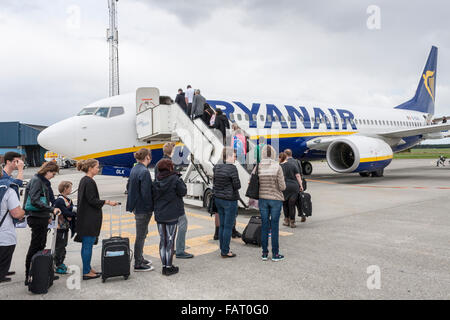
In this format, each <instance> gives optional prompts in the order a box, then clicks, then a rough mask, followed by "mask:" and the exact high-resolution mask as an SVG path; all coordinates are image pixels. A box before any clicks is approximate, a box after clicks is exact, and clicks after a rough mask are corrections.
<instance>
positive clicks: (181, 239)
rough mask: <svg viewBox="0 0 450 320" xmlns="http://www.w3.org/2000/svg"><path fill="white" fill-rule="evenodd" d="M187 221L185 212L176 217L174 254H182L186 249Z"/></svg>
mask: <svg viewBox="0 0 450 320" xmlns="http://www.w3.org/2000/svg"><path fill="white" fill-rule="evenodd" d="M187 226H188V221H187V217H186V214H183V215H182V216H181V217H179V218H178V234H177V243H176V250H177V251H176V254H178V255H182V254H183V253H184V251H185V249H186V232H187Z"/></svg>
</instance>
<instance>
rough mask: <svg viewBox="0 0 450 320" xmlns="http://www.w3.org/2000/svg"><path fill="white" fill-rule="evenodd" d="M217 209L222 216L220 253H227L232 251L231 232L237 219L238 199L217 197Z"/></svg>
mask: <svg viewBox="0 0 450 320" xmlns="http://www.w3.org/2000/svg"><path fill="white" fill-rule="evenodd" d="M215 203H216V207H217V211H218V213H219V218H220V227H219V243H220V253H221V254H222V255H226V254H228V253H229V252H230V241H231V232H232V229H233V226H234V222H235V220H236V214H237V208H238V207H237V200H233V201H230V200H223V199H219V198H215Z"/></svg>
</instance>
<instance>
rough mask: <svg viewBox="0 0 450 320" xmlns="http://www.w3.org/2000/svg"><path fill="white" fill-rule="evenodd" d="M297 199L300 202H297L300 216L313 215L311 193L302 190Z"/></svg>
mask: <svg viewBox="0 0 450 320" xmlns="http://www.w3.org/2000/svg"><path fill="white" fill-rule="evenodd" d="M297 201H298V202H299V203H297V208H298V209H299V210H298V216H302V215H304V216H305V217H310V216H311V215H312V202H311V195H310V194H309V193H306V192H300V193H299V197H298V199H297ZM300 209H301V212H300Z"/></svg>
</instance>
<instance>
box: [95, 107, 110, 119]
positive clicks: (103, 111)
mask: <svg viewBox="0 0 450 320" xmlns="http://www.w3.org/2000/svg"><path fill="white" fill-rule="evenodd" d="M108 112H109V108H98V109H97V111H96V112H95V115H96V116H99V117H103V118H108Z"/></svg>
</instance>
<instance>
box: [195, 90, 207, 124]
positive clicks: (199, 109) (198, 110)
mask: <svg viewBox="0 0 450 320" xmlns="http://www.w3.org/2000/svg"><path fill="white" fill-rule="evenodd" d="M205 103H206V99H205V98H204V97H203V96H202V95H201V94H200V89H196V90H195V95H194V100H193V102H192V119H197V118H200V117H201V116H202V115H203V111H204V109H205Z"/></svg>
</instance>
